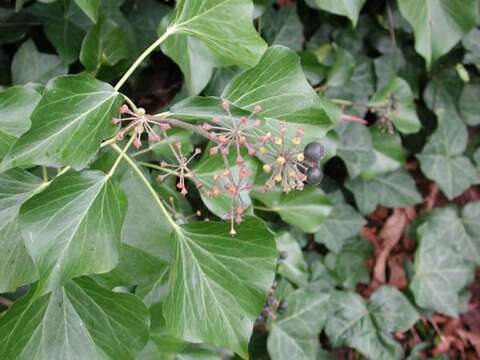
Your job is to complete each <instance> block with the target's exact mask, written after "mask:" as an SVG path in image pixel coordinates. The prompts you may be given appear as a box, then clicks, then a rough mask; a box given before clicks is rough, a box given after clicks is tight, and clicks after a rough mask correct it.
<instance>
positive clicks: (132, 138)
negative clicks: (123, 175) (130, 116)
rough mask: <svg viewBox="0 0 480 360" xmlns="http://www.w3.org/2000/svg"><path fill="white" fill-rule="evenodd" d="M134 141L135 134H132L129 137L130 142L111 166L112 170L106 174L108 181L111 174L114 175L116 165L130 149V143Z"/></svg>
mask: <svg viewBox="0 0 480 360" xmlns="http://www.w3.org/2000/svg"><path fill="white" fill-rule="evenodd" d="M134 139H135V134H133V135H132V136H131V137H130V140H128V143H127V145H125V147H124V148H123V150H122V152H121V153H120V154H119V155H118V157H117V159H116V160H115V163H114V164H113V166H112V168H111V169H110V171H109V172H108V174H107V179H110V178H111V177H112V176H113V174H114V173H115V170H116V169H117V166H118V164H120V161H121V160H122V158H123V157H124V156H125V155H126V154H127V151H128V148H129V147H130V145H132V142H133V140H134Z"/></svg>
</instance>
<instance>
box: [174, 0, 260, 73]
mask: <svg viewBox="0 0 480 360" xmlns="http://www.w3.org/2000/svg"><path fill="white" fill-rule="evenodd" d="M252 12H253V5H252V2H251V1H250V0H206V1H203V2H201V3H198V2H196V1H192V0H180V1H178V2H177V3H176V6H175V9H174V10H173V12H172V13H171V14H170V15H169V24H168V27H167V28H170V29H171V31H173V35H171V36H172V37H175V36H176V35H177V34H186V35H189V36H193V37H195V38H197V39H199V40H201V41H202V42H203V43H205V45H207V47H208V48H209V49H210V51H212V53H213V54H215V56H216V58H217V60H218V61H219V62H220V63H222V64H223V65H231V64H236V65H239V66H244V67H250V66H254V65H255V64H256V63H257V62H258V60H259V59H260V57H261V55H262V54H263V52H264V51H265V49H266V45H265V43H264V41H263V40H262V38H261V37H260V36H259V35H258V33H257V32H256V31H255V28H254V27H253V22H252ZM212 19H215V21H212ZM231 39H235V41H231Z"/></svg>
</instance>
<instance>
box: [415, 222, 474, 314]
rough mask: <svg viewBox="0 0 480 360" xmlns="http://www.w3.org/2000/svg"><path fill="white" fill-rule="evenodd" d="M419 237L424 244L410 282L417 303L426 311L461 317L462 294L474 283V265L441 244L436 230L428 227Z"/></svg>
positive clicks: (422, 228) (418, 252) (420, 247)
mask: <svg viewBox="0 0 480 360" xmlns="http://www.w3.org/2000/svg"><path fill="white" fill-rule="evenodd" d="M418 233H419V235H420V237H421V240H420V246H419V247H418V248H417V251H416V253H415V265H414V271H415V272H414V276H413V278H412V281H411V282H410V289H411V290H412V292H413V294H414V296H415V302H416V303H417V304H418V305H419V306H420V307H423V308H425V309H431V310H434V311H436V312H439V313H442V314H446V315H448V316H453V317H457V316H458V314H459V312H460V311H461V305H462V301H461V298H460V292H461V291H462V290H463V289H464V288H465V286H466V285H467V284H469V283H470V282H471V281H473V278H474V269H475V267H474V264H473V263H471V262H468V261H465V258H464V257H463V256H462V254H460V253H458V252H457V251H456V250H455V249H454V248H453V247H452V246H451V245H450V244H445V243H444V242H439V241H438V240H437V237H438V233H437V232H436V231H434V230H433V228H432V227H430V226H428V225H424V226H422V227H420V229H419V230H418Z"/></svg>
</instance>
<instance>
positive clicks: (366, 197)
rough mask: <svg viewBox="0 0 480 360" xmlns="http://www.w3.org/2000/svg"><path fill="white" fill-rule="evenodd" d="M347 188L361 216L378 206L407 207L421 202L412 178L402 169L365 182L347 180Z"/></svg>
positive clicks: (358, 179)
mask: <svg viewBox="0 0 480 360" xmlns="http://www.w3.org/2000/svg"><path fill="white" fill-rule="evenodd" d="M346 186H347V188H348V189H349V190H350V191H352V192H353V196H354V197H355V202H356V204H357V206H358V208H359V210H360V212H361V213H363V214H370V213H371V212H372V211H374V210H375V208H376V207H377V206H378V205H382V206H386V207H392V208H394V207H409V206H412V205H415V204H418V203H420V202H421V201H422V196H421V195H420V193H419V192H418V190H417V188H416V186H415V181H414V180H413V178H412V176H411V175H410V174H409V173H408V172H407V171H406V170H403V169H399V170H396V171H393V172H391V173H388V174H386V175H382V176H377V177H375V178H373V179H370V180H366V179H363V178H362V177H361V176H359V177H356V178H355V179H352V180H349V181H348V182H347V184H346Z"/></svg>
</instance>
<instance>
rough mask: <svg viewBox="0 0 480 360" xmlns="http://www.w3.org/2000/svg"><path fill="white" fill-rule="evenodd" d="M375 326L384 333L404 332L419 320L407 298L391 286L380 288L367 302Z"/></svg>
mask: <svg viewBox="0 0 480 360" xmlns="http://www.w3.org/2000/svg"><path fill="white" fill-rule="evenodd" d="M368 306H369V309H370V312H371V313H372V315H373V319H374V321H375V324H376V326H377V327H378V328H379V329H382V330H383V331H384V332H386V333H392V332H405V331H407V330H409V329H410V328H411V327H412V326H413V325H414V324H415V323H416V322H417V321H418V319H419V318H420V316H419V314H418V312H417V310H415V308H414V307H413V306H412V304H410V302H409V301H408V300H407V298H406V297H405V296H404V295H403V294H402V293H401V292H400V291H398V290H397V289H396V288H394V287H392V286H382V287H380V288H378V290H376V291H375V292H374V293H373V294H372V296H371V297H370V300H369V305H368Z"/></svg>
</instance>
